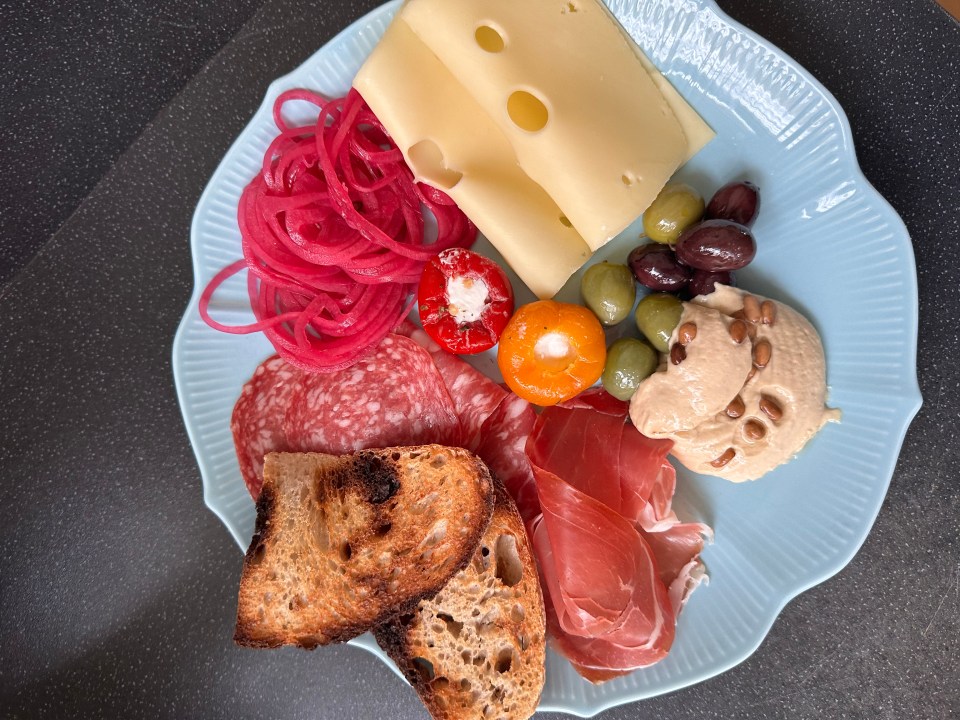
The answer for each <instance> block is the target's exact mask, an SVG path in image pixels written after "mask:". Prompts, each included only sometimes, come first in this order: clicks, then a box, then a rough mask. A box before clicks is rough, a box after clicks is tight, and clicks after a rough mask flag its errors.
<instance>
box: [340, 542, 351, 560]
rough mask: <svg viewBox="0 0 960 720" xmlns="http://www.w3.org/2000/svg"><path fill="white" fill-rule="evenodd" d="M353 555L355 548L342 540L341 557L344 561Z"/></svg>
mask: <svg viewBox="0 0 960 720" xmlns="http://www.w3.org/2000/svg"><path fill="white" fill-rule="evenodd" d="M352 555H353V548H351V547H350V543H348V542H342V543H340V559H341V560H342V561H343V562H346V561H347V560H349V559H350V557H351V556H352Z"/></svg>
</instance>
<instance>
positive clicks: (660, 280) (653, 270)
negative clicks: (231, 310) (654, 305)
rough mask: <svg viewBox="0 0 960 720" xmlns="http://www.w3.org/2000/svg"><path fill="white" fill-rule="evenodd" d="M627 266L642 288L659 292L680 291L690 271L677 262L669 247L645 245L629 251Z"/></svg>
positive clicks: (653, 244) (652, 244)
mask: <svg viewBox="0 0 960 720" xmlns="http://www.w3.org/2000/svg"><path fill="white" fill-rule="evenodd" d="M627 264H628V265H629V266H630V269H631V270H633V276H634V277H635V278H636V279H637V282H639V283H640V284H641V285H643V286H644V287H648V288H650V289H651V290H657V291H660V292H677V291H678V290H682V289H683V288H684V287H685V286H686V284H687V282H688V281H689V280H690V269H689V268H686V267H684V266H683V265H681V264H680V263H679V262H678V261H677V257H676V255H674V254H673V250H672V249H671V248H670V246H669V245H661V244H660V243H647V244H646V245H641V246H639V247H636V248H634V249H633V250H631V251H630V256H629V257H628V258H627Z"/></svg>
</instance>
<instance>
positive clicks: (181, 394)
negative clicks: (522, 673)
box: [171, 0, 923, 718]
mask: <svg viewBox="0 0 960 720" xmlns="http://www.w3.org/2000/svg"><path fill="white" fill-rule="evenodd" d="M635 2H639V0H635ZM694 2H695V3H696V5H697V6H698V8H699V9H700V10H706V9H708V10H710V11H712V12H713V13H714V14H715V15H716V16H717V18H718V19H719V20H720V21H721V22H723V23H724V24H726V25H728V26H729V27H730V28H731V29H732V30H735V31H737V32H739V33H742V34H743V35H744V36H746V37H748V38H750V39H751V40H752V41H753V42H755V43H756V44H757V45H758V46H760V47H763V48H764V49H765V50H766V51H767V52H769V53H771V54H774V55H777V56H779V57H780V59H781V60H783V61H784V63H785V64H786V65H788V66H789V67H790V68H791V69H792V70H793V71H794V72H795V73H797V75H799V76H801V77H802V78H803V80H804V81H805V82H807V83H809V84H810V86H811V88H812V89H813V90H814V91H815V92H816V93H818V94H819V95H820V96H821V97H822V98H823V100H824V102H825V104H826V106H827V108H828V109H829V111H830V112H831V113H832V115H833V116H835V117H836V118H837V119H838V120H839V121H840V132H841V136H842V141H843V142H842V156H843V160H844V161H845V163H846V167H845V170H849V172H850V175H851V176H852V177H853V179H855V180H856V181H858V182H861V183H862V184H863V187H864V188H865V189H866V191H867V192H868V193H870V194H871V195H872V196H873V197H872V198H871V203H872V204H873V205H874V206H876V207H877V208H878V209H879V210H880V211H881V212H882V213H883V214H884V215H885V216H886V219H887V221H888V222H889V223H890V225H891V230H892V232H893V234H894V235H895V236H901V237H902V238H903V239H905V241H906V242H905V243H904V249H905V252H906V253H907V254H908V257H909V260H910V263H911V266H910V268H908V269H909V270H910V271H911V272H909V273H905V274H906V276H907V277H908V278H910V279H912V281H913V292H912V293H910V294H908V296H907V298H906V303H905V304H907V305H908V307H907V308H906V310H907V311H908V317H907V318H906V319H907V321H908V323H909V326H910V327H909V329H910V330H912V332H910V333H908V340H907V342H908V346H907V348H906V357H907V371H908V373H909V375H910V378H911V380H912V382H911V384H910V385H909V386H908V387H905V388H904V389H903V391H902V392H901V393H899V394H897V395H895V396H893V397H895V398H896V399H897V403H896V409H897V413H896V417H897V418H898V419H899V420H895V421H894V423H895V424H897V437H896V440H895V443H894V445H895V448H896V456H895V457H899V454H900V450H901V449H902V446H903V442H904V439H905V436H906V433H907V430H908V429H909V427H910V424H911V422H912V420H913V418H914V417H915V416H916V414H917V412H918V411H919V410H920V407H921V406H922V402H923V399H922V396H921V393H920V388H919V383H918V381H917V372H916V354H917V333H916V330H917V327H918V313H919V308H918V296H917V291H916V258H915V253H914V250H913V245H912V242H911V241H910V236H909V232H908V230H907V228H906V225H905V224H904V223H903V220H902V219H901V218H900V216H899V215H898V213H897V212H896V211H895V210H894V208H893V207H892V206H891V205H890V204H889V202H887V200H886V199H885V198H884V197H883V196H882V195H881V194H880V193H879V192H878V191H877V190H876V188H874V187H873V185H872V184H871V183H870V182H869V180H868V179H867V178H866V177H865V176H864V174H863V172H862V170H861V168H860V165H859V162H858V160H857V156H856V150H855V144H854V141H853V133H852V129H851V126H850V122H849V119H848V117H847V115H846V113H845V112H844V111H843V108H842V107H841V105H840V103H839V102H838V101H837V99H836V98H835V97H834V96H833V94H832V93H831V92H830V91H829V90H827V89H826V88H825V87H824V86H823V85H822V84H821V83H820V81H819V80H817V79H816V78H815V77H814V76H813V75H812V74H811V73H809V72H808V71H807V70H805V69H804V68H803V67H802V66H801V65H800V64H799V63H797V62H796V61H795V60H794V59H793V58H792V57H791V56H790V55H788V54H787V53H786V52H784V51H783V50H781V49H780V48H778V47H777V46H775V45H773V44H772V43H771V42H769V41H768V40H766V39H764V38H763V37H762V36H760V35H759V34H757V33H755V32H754V31H752V30H750V29H749V28H747V27H745V26H744V25H742V24H741V23H739V22H738V21H736V20H734V19H733V18H731V17H730V16H729V15H727V14H726V13H725V12H724V11H723V10H722V9H720V7H719V6H718V5H717V4H716V2H714V0H694ZM399 5H400V0H391V1H390V2H387V3H385V4H384V5H381V6H379V7H377V8H374V9H373V10H371V11H370V12H368V13H366V14H365V15H363V16H361V17H359V18H357V19H356V20H354V21H353V22H351V23H350V24H349V25H348V26H347V27H345V28H344V29H342V30H341V31H339V32H338V33H337V34H335V35H334V36H333V37H331V38H330V39H329V40H328V41H327V42H326V43H324V46H323V47H321V48H320V49H318V50H317V52H316V53H312V54H311V55H310V56H309V57H307V58H306V59H305V60H304V61H303V62H302V63H301V64H300V65H299V66H298V67H297V68H295V69H293V70H292V71H291V72H289V73H287V74H285V75H283V76H281V77H278V78H277V79H275V80H274V81H273V82H271V83H270V84H269V86H268V88H267V92H266V94H265V97H264V100H263V102H262V103H261V105H260V106H259V107H258V109H257V110H256V111H255V113H254V114H253V115H252V116H251V118H250V120H249V121H248V123H247V125H246V126H245V129H244V130H243V131H242V132H241V133H240V134H239V135H238V136H237V138H236V139H235V140H234V142H233V143H231V145H230V147H229V148H228V150H227V152H226V153H225V154H224V156H223V159H222V160H221V162H220V163H219V164H218V166H217V168H216V170H215V171H214V173H213V174H212V175H211V178H210V180H209V181H208V183H207V185H206V186H205V188H204V190H203V193H202V194H201V196H200V199H199V200H198V203H197V210H196V211H195V213H194V215H193V218H192V221H191V226H190V247H191V260H192V263H191V264H192V269H193V277H194V288H193V292H192V294H191V298H190V301H189V304H188V306H187V309H186V311H185V313H184V315H183V317H182V319H181V322H180V324H179V325H178V328H177V331H176V334H175V336H174V341H173V348H172V353H171V354H172V361H173V362H172V366H173V374H174V382H175V386H176V391H177V398H178V401H179V404H180V408H181V413H182V415H183V419H184V424H185V426H186V430H187V435H188V438H189V440H190V443H191V446H192V448H194V451H195V453H194V454H195V456H196V460H197V463H198V466H199V468H200V472H201V476H202V478H203V497H204V503H205V504H206V506H207V507H208V508H209V509H210V511H211V512H213V513H214V514H215V515H216V516H217V517H218V518H219V519H220V521H221V522H222V523H223V524H224V526H226V528H227V529H228V531H229V532H230V534H231V536H232V537H233V538H234V540H235V542H237V544H238V546H240V548H241V549H243V548H244V547H245V545H246V544H247V539H246V538H243V537H241V536H240V534H239V532H238V530H237V529H236V528H234V527H233V525H232V521H231V518H229V517H228V516H227V514H226V512H225V510H224V509H223V508H221V507H220V506H219V505H218V504H217V502H216V498H215V497H214V490H213V489H212V488H211V485H210V482H208V478H209V477H210V475H211V471H210V469H209V466H208V463H207V459H206V457H205V456H204V455H203V454H202V453H200V452H199V450H198V449H199V448H200V447H201V446H202V442H201V440H200V438H199V436H198V431H197V428H196V427H195V424H194V420H193V419H192V418H191V417H190V416H189V415H188V403H187V402H186V400H185V390H184V386H183V375H184V370H183V368H182V360H183V358H184V357H185V352H186V350H185V342H186V340H185V338H186V335H187V328H188V326H189V324H190V322H191V321H192V320H194V319H195V313H196V310H195V308H196V305H197V302H198V300H199V297H200V294H201V292H202V287H201V285H200V284H199V281H200V278H202V276H203V272H202V267H201V261H202V258H201V255H200V252H199V250H200V245H201V240H200V236H201V230H200V227H199V225H200V222H201V219H202V213H201V212H200V210H201V209H202V208H203V207H205V205H206V204H207V203H208V201H209V198H210V196H212V195H213V193H214V192H215V190H216V186H217V184H218V183H217V181H218V180H219V178H220V177H221V175H222V174H223V172H224V168H225V167H227V166H229V164H230V160H231V159H232V157H233V155H235V154H237V153H238V152H239V148H240V147H242V146H243V145H244V144H245V143H246V141H247V139H246V137H245V136H246V130H247V128H249V127H251V126H252V125H254V124H255V122H256V120H257V119H258V118H259V117H260V116H261V115H262V114H264V113H269V112H270V108H271V105H272V98H274V97H275V96H276V95H277V94H278V92H279V90H280V89H281V88H283V87H285V86H286V85H287V84H288V82H289V79H290V78H291V77H292V76H294V75H296V74H297V73H298V72H300V71H301V69H302V68H303V67H304V66H307V65H309V64H310V63H311V62H312V60H313V58H314V57H315V55H316V54H318V53H320V52H321V51H322V50H323V48H325V47H327V46H330V45H334V44H337V43H339V42H342V41H343V40H344V39H345V38H347V37H349V36H351V35H353V34H355V33H356V32H357V28H358V27H359V26H361V25H364V24H366V23H368V22H369V21H370V20H371V19H373V18H376V17H378V16H379V14H380V13H383V12H385V11H386V10H388V9H391V8H394V7H397V6H399ZM894 470H895V463H894V466H893V467H891V468H890V469H889V472H888V473H886V478H885V482H884V483H883V492H882V493H880V494H878V499H877V501H876V503H875V507H873V508H872V509H871V512H870V517H869V518H867V520H868V522H867V529H866V531H865V532H864V533H863V535H862V536H861V537H859V538H858V539H857V541H855V542H852V543H851V544H850V547H849V551H848V552H846V553H843V554H841V555H840V556H839V557H838V558H837V559H836V560H835V561H834V562H832V563H830V564H829V565H826V566H824V567H822V568H821V569H820V572H819V573H817V574H813V575H810V576H809V577H807V578H805V580H804V581H803V582H801V583H799V584H797V585H796V586H795V587H794V588H791V589H790V590H789V591H787V592H785V593H783V594H782V595H781V596H779V598H778V602H776V603H773V604H770V605H767V606H765V607H764V610H766V611H767V612H766V613H765V615H764V618H763V622H762V623H761V624H760V626H759V631H758V633H757V636H756V637H755V638H754V642H753V643H752V644H749V645H748V646H746V647H745V648H744V649H743V651H742V652H739V653H731V654H730V655H729V656H728V657H727V659H726V661H725V662H722V663H719V664H718V665H717V666H716V667H714V668H711V669H710V670H709V671H707V672H701V673H699V674H696V676H695V677H692V678H684V679H677V680H675V681H674V682H668V683H665V684H664V685H663V686H661V687H658V688H656V689H655V691H653V692H647V691H643V690H638V691H630V690H628V691H627V692H626V693H624V695H621V696H616V697H605V698H603V699H601V700H598V701H595V702H593V703H591V704H590V706H589V707H583V706H579V707H574V706H571V705H562V704H553V705H541V707H540V708H538V711H539V712H563V713H566V714H570V715H573V716H576V717H585V718H586V717H593V716H594V715H596V714H598V713H600V712H603V711H605V710H608V709H610V708H612V707H617V706H619V705H624V704H627V703H632V702H636V701H638V700H641V699H645V698H649V697H655V696H658V695H663V694H666V693H670V692H675V691H677V690H680V689H683V688H685V687H689V686H691V685H694V684H697V683H700V682H703V681H705V680H708V679H710V678H713V677H716V676H717V675H720V674H722V673H724V672H726V671H728V670H730V669H731V668H733V667H736V666H737V665H739V664H740V663H742V662H743V661H745V660H746V659H747V658H749V657H750V656H751V655H752V654H753V653H754V652H755V651H756V650H757V648H758V647H759V646H760V645H761V644H762V643H763V641H764V639H765V638H766V637H767V635H768V634H769V632H770V629H771V628H772V626H773V624H774V622H775V621H776V619H777V618H778V617H779V615H780V613H781V612H782V611H783V609H784V608H785V607H786V605H787V604H788V603H789V602H790V601H791V600H793V599H794V598H796V597H797V596H798V595H800V594H801V593H803V592H805V591H807V590H809V589H810V588H812V587H815V586H817V585H819V584H821V583H823V582H825V581H826V580H828V579H830V578H831V577H833V576H834V575H836V574H837V573H838V572H840V571H841V570H842V569H843V568H845V567H846V566H847V565H848V564H849V563H850V561H851V560H852V559H853V557H854V556H855V555H856V554H857V552H858V551H859V550H860V548H861V547H862V546H863V543H864V542H866V539H867V537H868V536H869V532H870V530H871V528H872V526H873V524H874V522H875V521H876V518H877V515H878V514H879V512H880V508H881V507H882V504H883V500H884V498H885V496H886V492H887V490H888V489H889V485H890V482H891V481H892V478H893V473H894ZM351 644H354V645H355V646H357V647H360V648H362V649H363V650H365V651H367V652H370V653H371V654H374V655H376V656H377V657H378V658H380V659H381V660H384V661H385V662H386V663H387V665H388V667H389V668H390V669H391V670H392V671H393V672H394V673H396V674H399V673H398V671H397V669H396V667H394V666H393V664H392V663H390V662H389V660H388V659H386V657H385V656H384V655H383V654H382V651H378V649H376V648H373V647H370V646H368V645H367V644H364V643H362V642H361V643H355V642H352V643H351ZM401 677H402V676H401Z"/></svg>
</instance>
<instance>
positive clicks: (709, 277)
mask: <svg viewBox="0 0 960 720" xmlns="http://www.w3.org/2000/svg"><path fill="white" fill-rule="evenodd" d="M717 283H720V284H721V285H733V275H732V274H731V273H728V272H711V271H710V270H694V271H693V275H692V276H691V278H690V284H689V285H687V292H689V293H690V296H691V297H696V296H697V295H709V294H710V293H712V292H713V290H714V288H715V287H716V285H717Z"/></svg>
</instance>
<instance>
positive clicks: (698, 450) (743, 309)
mask: <svg viewBox="0 0 960 720" xmlns="http://www.w3.org/2000/svg"><path fill="white" fill-rule="evenodd" d="M761 308H762V313H761V311H760V309H761ZM691 325H692V326H694V327H695V330H694V332H693V333H691ZM681 328H686V329H685V332H684V333H683V335H682V337H683V341H684V348H683V349H684V353H683V354H684V357H683V359H682V360H681V361H680V362H679V363H677V364H674V363H673V362H668V363H667V364H666V369H665V370H662V371H660V372H656V373H654V374H653V375H651V376H650V377H649V378H647V379H646V380H644V381H643V382H642V383H641V384H640V387H639V388H637V392H636V393H634V395H633V398H632V399H631V401H630V419H631V420H632V421H633V424H634V425H635V426H636V427H637V429H638V430H639V431H640V432H642V433H643V434H644V435H646V436H647V437H652V438H667V439H670V440H673V442H674V446H673V450H672V451H671V452H672V454H673V455H674V457H676V458H677V460H679V461H680V462H681V463H682V464H683V465H684V466H685V467H687V468H689V469H690V470H693V471H694V472H698V473H703V474H706V475H716V476H718V477H722V478H726V479H727V480H731V481H733V482H742V481H744V480H755V479H757V478H759V477H761V476H763V475H765V474H766V473H767V472H769V471H770V470H772V469H773V468H775V467H777V466H778V465H781V464H783V463H785V462H787V461H788V460H790V459H791V458H792V457H793V456H794V455H796V454H797V453H798V452H799V451H800V450H801V448H803V446H804V445H806V443H807V442H808V441H809V440H810V438H812V437H813V436H814V435H815V434H816V433H817V432H818V431H819V430H820V428H822V427H823V426H824V424H825V423H827V422H829V421H838V420H839V419H840V411H839V410H835V409H831V408H828V407H826V395H827V384H826V364H825V362H824V355H823V345H822V343H821V342H820V337H819V335H817V332H816V330H814V328H813V326H812V325H811V324H810V323H809V322H808V321H807V319H806V318H804V317H803V316H802V315H801V314H800V313H798V312H797V311H796V310H794V309H793V308H791V307H789V306H788V305H784V304H783V303H780V302H775V301H773V300H768V299H767V298H764V297H761V296H759V295H751V294H749V293H746V292H744V291H742V290H738V289H737V288H732V287H728V286H725V285H717V287H716V290H714V292H712V293H710V294H709V295H702V296H699V297H696V298H694V299H693V300H692V301H690V302H685V303H684V308H683V314H682V315H681V317H680V323H679V324H678V325H677V328H675V329H674V331H673V334H672V336H671V338H670V346H671V347H673V346H674V345H675V344H676V343H678V342H681V333H680V331H681ZM691 335H692V337H691Z"/></svg>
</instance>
